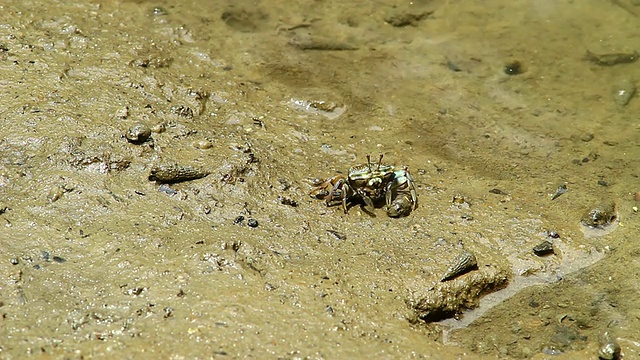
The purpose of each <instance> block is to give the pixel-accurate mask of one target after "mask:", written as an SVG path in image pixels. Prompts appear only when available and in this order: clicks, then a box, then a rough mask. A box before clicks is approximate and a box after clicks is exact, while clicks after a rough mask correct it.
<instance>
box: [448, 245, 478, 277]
mask: <svg viewBox="0 0 640 360" xmlns="http://www.w3.org/2000/svg"><path fill="white" fill-rule="evenodd" d="M476 269H478V260H477V259H476V256H475V255H473V254H472V253H470V252H468V251H465V252H463V253H462V254H460V255H458V256H457V257H456V258H455V259H454V260H453V263H452V265H451V266H450V267H449V269H447V272H446V273H445V274H444V276H442V279H440V281H441V282H444V281H448V280H453V279H455V278H457V277H458V276H460V275H462V274H466V273H468V272H469V271H472V270H476Z"/></svg>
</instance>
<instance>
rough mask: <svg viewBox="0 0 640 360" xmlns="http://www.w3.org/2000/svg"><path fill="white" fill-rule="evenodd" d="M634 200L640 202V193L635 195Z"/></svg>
mask: <svg viewBox="0 0 640 360" xmlns="http://www.w3.org/2000/svg"><path fill="white" fill-rule="evenodd" d="M633 200H635V201H640V191H638V192H636V193H635V194H634V195H633Z"/></svg>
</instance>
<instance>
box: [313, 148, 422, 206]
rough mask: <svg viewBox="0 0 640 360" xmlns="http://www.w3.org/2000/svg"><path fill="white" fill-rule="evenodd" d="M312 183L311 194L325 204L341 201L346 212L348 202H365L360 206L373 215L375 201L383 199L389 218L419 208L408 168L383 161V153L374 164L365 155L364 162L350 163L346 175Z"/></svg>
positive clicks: (335, 203) (339, 202)
mask: <svg viewBox="0 0 640 360" xmlns="http://www.w3.org/2000/svg"><path fill="white" fill-rule="evenodd" d="M314 185H315V188H314V189H313V190H312V191H311V194H310V195H311V196H312V197H314V198H316V199H324V200H325V202H326V203H327V206H335V205H340V204H342V208H343V209H344V213H345V214H346V213H347V210H348V206H347V204H352V203H357V202H360V203H364V207H363V209H364V210H365V211H366V212H367V213H369V214H371V215H373V212H372V210H373V209H374V208H375V204H377V203H380V202H382V200H384V203H385V207H386V210H387V215H388V216H390V217H402V216H406V215H408V214H409V213H410V212H411V210H413V209H416V208H417V207H418V195H417V194H416V187H415V184H414V182H413V178H412V177H411V174H410V173H409V170H408V169H407V167H406V166H403V167H402V168H401V169H399V170H398V169H397V168H396V167H395V166H392V165H386V164H382V155H380V160H379V161H378V164H377V165H373V164H371V157H370V156H369V155H367V163H366V164H361V165H356V166H352V167H351V168H350V169H349V173H348V175H347V176H346V177H345V176H344V175H342V174H340V175H336V176H333V177H331V178H329V179H327V180H319V181H317V182H315V183H314Z"/></svg>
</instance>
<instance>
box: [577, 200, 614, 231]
mask: <svg viewBox="0 0 640 360" xmlns="http://www.w3.org/2000/svg"><path fill="white" fill-rule="evenodd" d="M617 219H618V210H617V207H616V204H615V203H613V202H609V203H602V204H599V205H598V206H595V207H594V208H592V209H591V210H589V211H588V212H587V213H586V214H585V215H584V216H583V217H582V219H581V220H580V222H581V223H582V224H583V225H585V226H588V227H591V228H598V229H604V228H605V227H607V226H609V225H611V224H613V223H614V222H615V221H616V220H617Z"/></svg>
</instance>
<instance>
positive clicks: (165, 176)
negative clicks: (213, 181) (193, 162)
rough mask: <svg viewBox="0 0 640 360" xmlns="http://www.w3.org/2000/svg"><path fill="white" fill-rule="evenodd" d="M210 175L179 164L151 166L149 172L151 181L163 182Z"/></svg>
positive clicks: (175, 181) (194, 178)
mask: <svg viewBox="0 0 640 360" xmlns="http://www.w3.org/2000/svg"><path fill="white" fill-rule="evenodd" d="M207 175H209V173H208V172H206V171H204V170H202V169H199V168H196V167H193V166H183V165H178V164H164V165H157V166H154V167H153V168H151V172H150V173H149V180H150V181H157V182H159V183H163V184H170V183H177V182H182V181H189V180H196V179H200V178H203V177H205V176H207Z"/></svg>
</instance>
